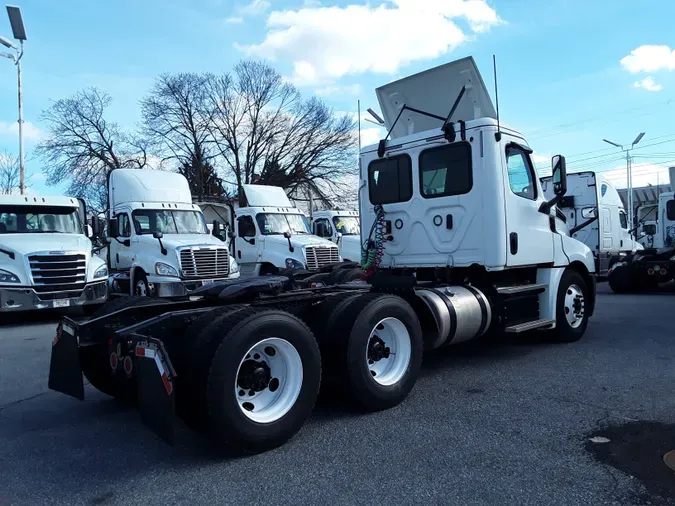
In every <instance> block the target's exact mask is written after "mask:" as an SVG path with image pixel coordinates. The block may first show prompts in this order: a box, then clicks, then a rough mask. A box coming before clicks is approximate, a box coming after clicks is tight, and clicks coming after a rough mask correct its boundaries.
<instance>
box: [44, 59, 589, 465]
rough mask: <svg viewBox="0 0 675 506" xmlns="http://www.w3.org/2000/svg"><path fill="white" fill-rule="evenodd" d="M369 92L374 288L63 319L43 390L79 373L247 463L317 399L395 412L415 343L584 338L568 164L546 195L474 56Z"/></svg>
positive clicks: (213, 297)
mask: <svg viewBox="0 0 675 506" xmlns="http://www.w3.org/2000/svg"><path fill="white" fill-rule="evenodd" d="M377 91H378V98H379V101H380V106H381V108H382V111H383V113H384V116H385V119H386V124H387V127H388V128H389V129H390V130H391V135H392V139H391V140H388V141H387V140H385V141H382V142H381V143H380V144H379V145H378V146H371V147H366V148H364V149H363V150H362V151H361V159H360V165H361V176H360V183H359V205H360V209H359V211H360V216H361V222H362V223H361V231H362V234H363V240H364V243H365V244H366V246H367V251H366V254H365V255H364V256H365V257H366V262H365V264H366V269H365V271H364V275H365V276H367V280H368V284H366V283H364V284H351V285H340V286H328V287H321V288H304V289H298V288H297V286H295V285H294V284H293V277H292V276H262V277H257V278H249V279H244V278H242V279H239V280H230V281H227V282H222V283H214V284H212V285H210V286H207V287H203V288H201V289H198V290H196V291H195V292H193V293H192V295H193V296H201V298H200V299H199V300H196V299H195V300H187V299H186V298H183V299H175V300H174V301H173V302H171V303H167V302H166V301H157V300H155V301H153V300H152V299H148V298H144V299H140V300H139V299H134V298H130V299H128V300H121V301H114V303H113V302H111V303H110V304H108V305H107V306H106V307H105V308H104V309H105V310H106V312H107V313H108V314H107V316H101V317H100V318H97V319H93V320H91V321H89V322H86V323H83V324H77V323H75V322H73V321H72V320H68V319H64V320H63V321H62V323H61V325H60V326H59V327H58V329H57V338H56V339H55V342H54V346H53V348H52V360H51V368H50V381H49V386H50V388H52V389H54V390H58V391H60V392H64V393H67V394H69V395H71V396H74V397H76V398H79V399H83V398H84V388H83V378H82V373H83V372H84V374H85V376H86V377H87V378H88V379H89V380H90V382H91V384H92V385H94V386H95V387H96V388H98V389H99V390H101V391H104V392H107V393H109V394H110V395H114V396H117V397H130V398H135V399H136V400H137V401H138V405H139V408H140V411H141V416H142V419H143V420H144V422H145V423H146V424H147V425H148V426H149V427H151V428H152V429H153V430H154V431H155V432H156V433H157V434H159V435H160V436H161V437H163V438H164V439H165V440H167V441H171V440H172V438H173V434H174V424H175V416H174V414H175V413H178V414H179V416H180V417H181V418H182V419H183V420H184V421H186V423H188V425H190V426H191V427H194V428H196V429H197V430H200V431H202V432H204V433H206V434H208V435H209V436H210V437H211V438H212V440H213V441H214V443H215V444H218V445H221V446H223V447H224V448H227V449H232V450H235V451H238V452H243V453H253V452H260V451H265V450H268V449H270V448H274V447H277V446H279V445H281V444H283V443H284V442H286V441H288V440H289V439H290V438H291V437H292V436H293V435H294V434H295V433H296V432H297V431H298V430H300V428H301V427H302V425H303V423H304V422H305V420H306V419H307V418H308V416H309V415H310V413H311V411H312V409H313V406H314V403H315V401H316V398H317V395H318V392H319V388H320V387H321V388H324V389H328V390H330V391H332V392H333V393H335V394H336V395H341V396H343V397H345V398H346V399H347V400H349V401H350V402H352V403H354V404H355V405H356V406H359V407H360V408H362V409H364V410H368V411H376V410H384V409H387V408H390V407H392V406H396V405H397V404H399V403H401V402H403V400H404V399H405V398H406V397H407V395H408V393H409V392H410V391H411V389H412V387H413V386H414V384H415V381H416V379H417V377H418V375H419V372H420V366H421V362H422V355H423V353H424V350H425V349H426V350H433V349H436V348H440V347H442V346H446V345H452V344H455V343H459V342H464V341H468V340H471V339H474V338H478V337H480V336H483V335H486V334H490V335H494V336H495V337H497V336H499V335H502V333H503V332H509V333H512V334H518V333H521V332H524V331H527V330H532V329H545V330H546V333H545V335H548V336H549V337H550V338H551V339H554V340H557V341H566V342H571V341H576V340H578V339H580V338H581V337H582V336H583V334H584V332H585V330H586V326H587V324H588V320H589V317H590V316H591V315H592V313H593V309H594V303H595V281H594V280H595V276H594V270H595V265H594V261H593V255H592V252H591V251H590V249H589V248H588V247H587V246H585V245H584V244H582V243H581V242H579V241H577V240H575V239H573V238H571V237H569V236H567V235H565V234H563V233H560V232H559V231H558V230H557V228H556V223H555V211H554V205H555V202H556V201H557V199H559V198H560V197H561V196H562V195H564V193H565V190H566V173H565V163H564V158H562V157H559V156H557V157H554V159H553V175H554V176H553V179H554V182H555V185H556V191H555V194H556V197H555V198H554V199H552V200H549V201H547V200H546V199H545V197H544V194H543V192H542V189H541V186H540V184H539V180H538V179H537V178H536V176H535V171H534V166H533V164H532V161H531V158H530V154H531V151H530V149H529V148H528V147H527V143H526V141H525V139H524V138H523V136H522V135H521V134H519V133H518V132H516V131H515V130H512V129H507V128H500V127H499V126H498V122H497V121H496V119H495V117H496V114H495V111H494V108H493V106H492V102H491V101H490V98H489V95H488V93H487V91H486V90H485V86H484V84H483V81H482V79H481V77H480V74H479V73H478V70H477V69H476V67H475V64H474V61H473V59H472V58H466V59H463V60H458V61H456V62H453V63H450V64H448V65H444V66H441V67H438V68H436V69H433V70H431V71H427V72H424V73H422V74H418V75H415V76H412V77H410V78H407V79H403V80H401V81H397V82H394V83H391V84H389V85H387V86H384V87H382V88H380V89H378V90H377ZM455 97H459V99H458V100H456V103H455V106H453V105H452V102H453V100H455ZM404 104H405V106H404ZM413 109H414V110H413ZM448 111H450V114H449V115H448ZM448 117H449V119H448ZM446 119H447V121H446ZM193 299H194V297H193ZM139 304H140V305H139ZM120 363H123V364H125V366H126V365H128V368H127V367H121V366H120ZM486 409H487V408H486Z"/></svg>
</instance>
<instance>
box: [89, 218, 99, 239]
mask: <svg viewBox="0 0 675 506" xmlns="http://www.w3.org/2000/svg"><path fill="white" fill-rule="evenodd" d="M91 235H92V237H99V236H100V235H101V221H100V220H99V219H98V216H92V217H91Z"/></svg>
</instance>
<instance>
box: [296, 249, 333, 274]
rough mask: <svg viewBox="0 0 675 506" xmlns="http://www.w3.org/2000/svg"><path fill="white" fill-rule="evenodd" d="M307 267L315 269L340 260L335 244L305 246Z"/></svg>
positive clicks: (311, 269)
mask: <svg viewBox="0 0 675 506" xmlns="http://www.w3.org/2000/svg"><path fill="white" fill-rule="evenodd" d="M305 256H306V258H307V269H308V270H310V271H316V270H318V269H320V268H321V267H324V266H326V265H329V264H334V263H337V262H339V261H340V253H339V252H338V248H337V246H319V247H317V246H308V247H307V248H305Z"/></svg>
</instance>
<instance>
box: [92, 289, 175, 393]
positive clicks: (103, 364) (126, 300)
mask: <svg viewBox="0 0 675 506" xmlns="http://www.w3.org/2000/svg"><path fill="white" fill-rule="evenodd" d="M158 302H159V303H164V302H163V301H158V300H157V299H152V298H150V297H120V298H118V299H113V300H111V301H110V302H107V303H106V304H104V305H103V306H101V307H99V308H98V310H97V311H95V312H94V314H93V315H92V319H95V318H100V317H102V316H106V315H109V314H111V313H115V312H116V311H120V310H122V309H126V308H128V307H135V306H144V305H148V304H157V303H158ZM121 326H122V324H121V322H116V321H115V320H112V321H108V322H106V326H105V327H103V326H102V327H101V329H100V331H101V332H104V333H106V334H108V333H112V332H115V331H116V330H118V329H120V328H121ZM110 351H111V350H110V348H109V345H108V343H107V341H106V342H105V343H102V344H98V345H95V346H85V347H82V348H80V367H81V368H82V373H83V374H84V377H85V378H87V380H88V381H89V383H91V385H92V386H93V387H94V388H96V389H97V390H99V391H101V392H103V393H104V394H106V395H110V396H112V397H115V398H117V399H121V400H125V401H133V400H134V399H135V398H136V394H137V392H136V382H135V381H134V380H133V377H132V379H131V380H127V379H126V378H120V377H119V376H115V375H114V374H113V372H112V369H111V368H110Z"/></svg>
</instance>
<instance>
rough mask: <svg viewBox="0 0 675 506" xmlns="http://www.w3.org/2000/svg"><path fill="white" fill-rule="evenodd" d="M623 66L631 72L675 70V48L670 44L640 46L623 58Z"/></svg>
mask: <svg viewBox="0 0 675 506" xmlns="http://www.w3.org/2000/svg"><path fill="white" fill-rule="evenodd" d="M621 66H622V67H623V68H624V69H626V70H627V71H628V72H630V73H631V74H637V73H638V72H656V71H658V70H675V49H670V47H668V46H650V45H645V46H640V47H638V48H636V49H633V50H632V51H631V52H630V54H629V55H628V56H625V57H623V58H622V59H621Z"/></svg>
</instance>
